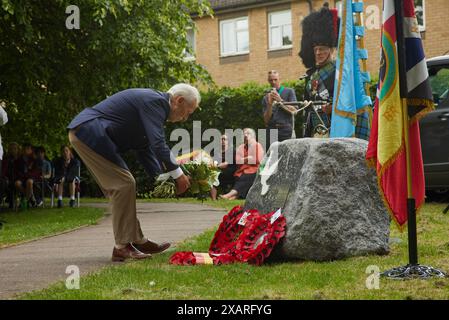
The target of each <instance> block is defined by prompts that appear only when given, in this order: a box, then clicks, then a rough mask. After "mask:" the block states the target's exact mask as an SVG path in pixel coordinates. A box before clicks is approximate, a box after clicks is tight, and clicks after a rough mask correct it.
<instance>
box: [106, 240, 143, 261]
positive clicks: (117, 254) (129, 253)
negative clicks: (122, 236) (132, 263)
mask: <svg viewBox="0 0 449 320" xmlns="http://www.w3.org/2000/svg"><path fill="white" fill-rule="evenodd" d="M147 258H151V254H145V253H143V252H140V251H139V250H137V249H136V248H135V247H134V246H132V245H131V243H128V245H127V246H126V247H125V248H123V249H117V248H116V247H114V250H112V261H114V262H118V261H125V260H126V259H135V260H142V259H147Z"/></svg>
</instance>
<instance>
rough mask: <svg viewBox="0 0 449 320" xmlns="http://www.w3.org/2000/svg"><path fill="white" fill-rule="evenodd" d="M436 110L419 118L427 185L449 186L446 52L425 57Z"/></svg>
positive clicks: (441, 188)
mask: <svg viewBox="0 0 449 320" xmlns="http://www.w3.org/2000/svg"><path fill="white" fill-rule="evenodd" d="M427 67H428V70H429V76H430V84H431V86H432V91H433V99H434V102H435V110H434V111H433V112H431V113H429V114H427V115H426V116H425V117H424V118H423V119H422V120H421V122H420V127H421V145H422V154H423V160H424V174H425V178H426V188H427V189H428V190H433V191H437V192H440V193H441V192H447V191H448V190H449V55H447V56H442V57H436V58H432V59H429V60H427Z"/></svg>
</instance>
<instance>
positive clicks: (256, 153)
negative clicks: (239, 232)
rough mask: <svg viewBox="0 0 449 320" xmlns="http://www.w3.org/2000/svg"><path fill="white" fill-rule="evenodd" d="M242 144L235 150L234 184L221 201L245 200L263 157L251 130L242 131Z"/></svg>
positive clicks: (261, 148)
mask: <svg viewBox="0 0 449 320" xmlns="http://www.w3.org/2000/svg"><path fill="white" fill-rule="evenodd" d="M243 136H244V140H243V144H242V145H240V146H239V147H238V148H237V152H236V156H235V158H236V164H237V170H236V171H235V173H234V177H235V179H236V182H235V184H234V187H233V188H232V190H231V191H229V192H228V193H227V194H225V195H223V196H221V197H222V198H223V199H228V200H235V199H237V198H240V199H245V198H246V195H247V194H248V191H249V189H250V188H251V186H252V185H253V182H254V179H255V178H256V174H257V170H258V169H259V164H260V162H261V161H262V158H263V156H264V151H263V147H262V145H261V144H260V143H259V142H257V140H256V132H255V131H254V130H253V129H250V128H245V129H243Z"/></svg>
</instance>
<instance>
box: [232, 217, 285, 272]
mask: <svg viewBox="0 0 449 320" xmlns="http://www.w3.org/2000/svg"><path fill="white" fill-rule="evenodd" d="M285 227H286V220H285V217H284V216H282V215H281V212H280V211H279V210H278V211H276V212H272V213H269V214H266V215H261V216H259V219H255V220H254V221H253V223H251V224H249V225H248V228H246V229H245V230H244V231H243V233H242V235H241V236H240V237H239V241H238V242H237V243H236V246H235V256H236V258H237V260H238V261H240V262H247V263H249V264H255V265H261V264H262V263H263V262H264V260H265V259H266V258H267V257H268V256H269V255H270V254H271V251H272V250H273V249H274V247H275V246H276V244H278V243H279V241H280V240H281V239H282V237H284V235H285Z"/></svg>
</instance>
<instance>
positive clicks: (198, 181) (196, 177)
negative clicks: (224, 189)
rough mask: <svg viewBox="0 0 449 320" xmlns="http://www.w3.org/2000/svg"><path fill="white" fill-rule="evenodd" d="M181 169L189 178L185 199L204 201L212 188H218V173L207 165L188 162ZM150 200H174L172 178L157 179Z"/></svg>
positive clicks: (174, 189)
mask: <svg viewBox="0 0 449 320" xmlns="http://www.w3.org/2000/svg"><path fill="white" fill-rule="evenodd" d="M181 169H182V171H183V172H184V174H186V175H187V176H189V177H190V184H191V186H190V189H189V190H188V191H187V192H186V193H185V196H187V197H196V198H197V199H198V200H204V199H206V198H208V197H209V194H210V190H211V189H212V187H213V186H218V184H219V182H218V175H219V174H220V171H219V170H218V169H217V168H216V167H212V166H209V165H208V164H207V163H204V162H202V163H198V162H190V163H186V164H183V165H181ZM150 197H151V198H175V197H176V187H175V182H174V181H173V179H172V178H170V177H167V178H166V179H158V181H157V182H156V185H155V188H154V190H153V191H152V192H151V193H150Z"/></svg>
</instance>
